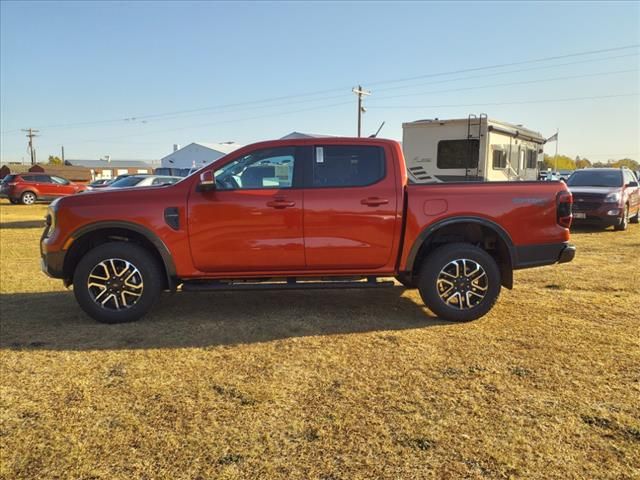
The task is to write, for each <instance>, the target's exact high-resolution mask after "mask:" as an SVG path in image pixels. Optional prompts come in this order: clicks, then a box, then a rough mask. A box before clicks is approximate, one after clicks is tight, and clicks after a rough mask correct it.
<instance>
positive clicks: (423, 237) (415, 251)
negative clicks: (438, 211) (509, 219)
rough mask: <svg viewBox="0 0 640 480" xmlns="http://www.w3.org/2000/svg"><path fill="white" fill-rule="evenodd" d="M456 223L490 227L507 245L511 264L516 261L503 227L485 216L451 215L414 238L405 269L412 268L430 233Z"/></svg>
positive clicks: (509, 239) (410, 269) (511, 242)
mask: <svg viewBox="0 0 640 480" xmlns="http://www.w3.org/2000/svg"><path fill="white" fill-rule="evenodd" d="M458 223H475V224H478V225H481V226H483V227H487V228H490V229H491V230H493V231H494V232H496V233H497V234H498V236H499V237H500V238H501V239H502V241H504V243H505V244H506V245H507V248H508V249H509V256H510V259H511V265H515V263H516V262H515V260H516V258H517V257H516V255H515V249H514V246H513V241H512V240H511V237H510V236H509V234H508V233H507V232H506V230H505V229H504V228H502V227H501V226H500V225H498V224H497V223H495V222H492V221H490V220H487V219H486V218H480V217H453V218H445V219H444V220H441V221H439V222H437V223H434V224H433V225H430V226H428V227H427V228H425V229H424V230H422V232H420V235H418V237H417V238H416V240H415V242H414V243H413V246H412V247H411V250H410V251H409V256H408V257H407V265H406V269H407V270H409V271H412V270H413V267H414V263H415V261H416V257H417V256H418V252H419V251H420V247H422V245H423V244H424V242H425V241H426V240H427V239H428V238H429V237H430V236H431V235H432V234H434V233H435V232H436V231H438V230H440V229H441V228H443V227H447V226H449V225H455V224H458Z"/></svg>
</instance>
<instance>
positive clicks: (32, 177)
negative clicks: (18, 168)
mask: <svg viewBox="0 0 640 480" xmlns="http://www.w3.org/2000/svg"><path fill="white" fill-rule="evenodd" d="M20 176H21V177H22V180H24V181H25V182H37V181H38V180H36V176H35V175H20Z"/></svg>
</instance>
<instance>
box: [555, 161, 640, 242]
mask: <svg viewBox="0 0 640 480" xmlns="http://www.w3.org/2000/svg"><path fill="white" fill-rule="evenodd" d="M567 184H568V186H569V189H570V190H571V193H572V194H573V219H574V223H575V224H576V225H580V224H585V223H590V224H595V225H600V226H602V227H609V226H613V227H614V229H616V230H626V229H627V225H628V224H629V222H631V223H638V221H639V219H640V189H639V188H638V179H637V178H636V177H635V175H634V174H633V172H632V171H631V170H629V169H627V168H584V169H582V170H576V171H575V172H574V173H573V175H571V177H569V180H568V181H567Z"/></svg>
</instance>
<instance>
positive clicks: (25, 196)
mask: <svg viewBox="0 0 640 480" xmlns="http://www.w3.org/2000/svg"><path fill="white" fill-rule="evenodd" d="M36 200H38V196H37V195H36V194H35V192H31V191H26V192H22V195H20V203H22V204H23V205H33V204H34V203H36Z"/></svg>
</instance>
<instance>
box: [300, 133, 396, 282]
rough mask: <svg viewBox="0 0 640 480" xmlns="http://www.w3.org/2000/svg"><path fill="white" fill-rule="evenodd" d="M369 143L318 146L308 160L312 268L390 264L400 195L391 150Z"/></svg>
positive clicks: (307, 212) (306, 215)
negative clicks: (397, 189) (386, 150)
mask: <svg viewBox="0 0 640 480" xmlns="http://www.w3.org/2000/svg"><path fill="white" fill-rule="evenodd" d="M385 153H386V152H385V148H383V147H381V146H369V145H366V146H365V145H324V146H323V145H317V146H316V147H314V149H313V155H312V158H310V159H309V160H308V167H307V165H305V191H304V241H305V256H306V263H307V268H308V269H313V270H320V269H324V268H331V269H363V268H364V269H376V268H381V267H384V266H386V265H387V264H389V262H390V261H391V253H392V246H393V240H394V235H396V234H397V233H396V231H395V227H396V221H397V220H396V210H397V208H399V207H400V206H398V205H397V197H398V194H397V192H396V177H395V170H394V164H393V160H392V156H391V153H390V152H389V154H385Z"/></svg>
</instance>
